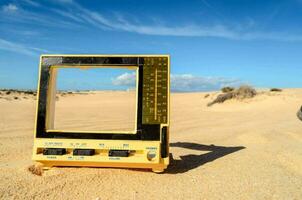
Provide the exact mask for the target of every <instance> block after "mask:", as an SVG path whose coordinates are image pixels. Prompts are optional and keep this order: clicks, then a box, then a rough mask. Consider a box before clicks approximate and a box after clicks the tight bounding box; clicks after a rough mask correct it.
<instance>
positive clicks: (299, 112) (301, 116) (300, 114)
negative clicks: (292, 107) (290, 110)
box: [297, 106, 302, 120]
mask: <svg viewBox="0 0 302 200" xmlns="http://www.w3.org/2000/svg"><path fill="white" fill-rule="evenodd" d="M297 116H298V118H299V119H300V120H302V106H301V108H300V110H299V111H298V113H297Z"/></svg>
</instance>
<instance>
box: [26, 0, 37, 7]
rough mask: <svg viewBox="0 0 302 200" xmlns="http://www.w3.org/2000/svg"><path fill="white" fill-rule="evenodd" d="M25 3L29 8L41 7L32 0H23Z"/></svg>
mask: <svg viewBox="0 0 302 200" xmlns="http://www.w3.org/2000/svg"><path fill="white" fill-rule="evenodd" d="M23 1H24V2H25V3H27V4H29V5H31V6H34V7H41V4H39V3H38V2H36V1H32V0H23Z"/></svg>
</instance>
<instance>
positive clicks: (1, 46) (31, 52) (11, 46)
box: [0, 38, 49, 56]
mask: <svg viewBox="0 0 302 200" xmlns="http://www.w3.org/2000/svg"><path fill="white" fill-rule="evenodd" d="M1 50H4V51H10V52H15V53H20V54H24V55H28V56H37V55H38V54H41V53H47V52H49V51H47V50H45V49H41V48H36V47H29V46H25V45H23V44H19V43H16V42H11V41H7V40H4V39H1V38H0V51H1Z"/></svg>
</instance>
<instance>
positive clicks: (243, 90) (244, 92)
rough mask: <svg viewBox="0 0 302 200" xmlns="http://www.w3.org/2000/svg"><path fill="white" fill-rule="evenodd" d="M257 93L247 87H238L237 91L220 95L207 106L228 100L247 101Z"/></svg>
mask: <svg viewBox="0 0 302 200" xmlns="http://www.w3.org/2000/svg"><path fill="white" fill-rule="evenodd" d="M256 94H257V92H256V90H255V89H254V88H252V87H251V86H248V85H243V86H240V87H239V88H238V89H236V90H233V91H230V92H228V93H225V94H220V95H218V96H217V98H216V99H215V100H214V101H212V102H210V103H208V106H212V105H214V104H216V103H223V102H225V101H227V100H229V99H240V100H242V99H247V98H253V97H254V96H256Z"/></svg>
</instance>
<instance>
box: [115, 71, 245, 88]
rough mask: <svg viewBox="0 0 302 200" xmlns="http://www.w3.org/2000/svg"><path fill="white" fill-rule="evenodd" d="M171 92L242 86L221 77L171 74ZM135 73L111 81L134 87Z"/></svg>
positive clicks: (238, 82)
mask: <svg viewBox="0 0 302 200" xmlns="http://www.w3.org/2000/svg"><path fill="white" fill-rule="evenodd" d="M170 79H171V91H173V92H198V91H213V90H220V89H221V88H222V87H225V86H233V87H236V86H239V85H241V84H243V82H242V81H240V80H238V79H231V78H221V77H202V76H194V75H192V74H171V77H170ZM135 80H136V74H135V73H124V74H122V75H120V76H117V77H115V78H114V79H113V80H112V83H113V85H117V86H128V87H134V86H135Z"/></svg>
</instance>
